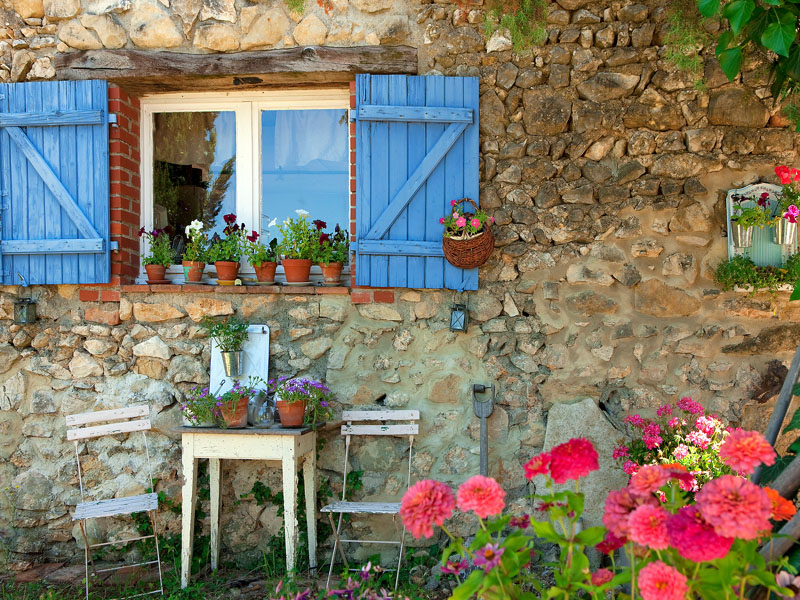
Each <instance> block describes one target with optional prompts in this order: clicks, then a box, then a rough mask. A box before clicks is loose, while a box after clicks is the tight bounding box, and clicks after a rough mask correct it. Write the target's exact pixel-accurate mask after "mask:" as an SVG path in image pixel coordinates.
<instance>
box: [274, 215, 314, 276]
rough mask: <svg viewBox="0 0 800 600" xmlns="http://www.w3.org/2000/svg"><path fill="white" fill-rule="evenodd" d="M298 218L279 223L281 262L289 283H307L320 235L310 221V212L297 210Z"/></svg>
mask: <svg viewBox="0 0 800 600" xmlns="http://www.w3.org/2000/svg"><path fill="white" fill-rule="evenodd" d="M295 212H296V213H297V218H294V217H292V218H290V219H286V220H285V221H284V222H283V223H281V224H280V225H278V229H279V231H280V232H281V241H280V244H279V245H278V247H279V249H280V253H281V264H282V265H283V271H284V274H285V275H286V282H287V283H307V282H308V279H309V274H310V273H311V262H312V260H313V259H314V258H315V256H316V251H317V246H318V245H319V235H318V233H317V230H316V228H314V227H312V225H311V223H309V222H308V217H309V213H308V212H307V211H305V210H296V211H295Z"/></svg>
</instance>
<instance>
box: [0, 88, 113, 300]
mask: <svg viewBox="0 0 800 600" xmlns="http://www.w3.org/2000/svg"><path fill="white" fill-rule="evenodd" d="M109 197H110V190H109V166H108V84H107V82H105V81H46V82H34V83H9V84H3V85H0V278H1V280H2V283H4V284H7V285H13V284H18V283H20V278H19V276H21V277H24V278H25V281H26V282H28V283H30V284H51V283H107V282H108V281H109V276H110V264H109Z"/></svg>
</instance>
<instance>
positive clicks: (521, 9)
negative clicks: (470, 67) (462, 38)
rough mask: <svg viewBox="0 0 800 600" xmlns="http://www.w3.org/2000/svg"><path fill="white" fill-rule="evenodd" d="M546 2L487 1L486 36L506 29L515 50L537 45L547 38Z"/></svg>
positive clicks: (526, 0)
mask: <svg viewBox="0 0 800 600" xmlns="http://www.w3.org/2000/svg"><path fill="white" fill-rule="evenodd" d="M546 17H547V4H546V3H545V2H544V1H543V0H490V1H489V2H488V3H487V11H486V20H485V21H484V26H485V28H486V37H490V36H491V35H492V34H493V33H494V32H495V31H497V30H498V29H508V31H509V32H510V33H511V42H512V44H513V46H514V51H515V52H522V51H524V50H527V49H528V48H530V47H531V46H539V45H541V44H542V43H544V41H545V40H546V39H547V29H546V25H547V21H546Z"/></svg>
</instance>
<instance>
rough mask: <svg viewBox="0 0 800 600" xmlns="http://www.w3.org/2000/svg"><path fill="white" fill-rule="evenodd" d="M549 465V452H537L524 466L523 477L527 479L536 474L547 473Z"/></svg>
mask: <svg viewBox="0 0 800 600" xmlns="http://www.w3.org/2000/svg"><path fill="white" fill-rule="evenodd" d="M549 466H550V454H549V453H548V452H542V453H541V454H537V455H536V456H534V457H533V458H532V459H530V460H529V461H528V462H527V463H525V466H524V467H523V468H524V469H525V477H526V478H527V479H533V478H534V477H536V476H537V475H547V473H548V471H549V468H548V467H549Z"/></svg>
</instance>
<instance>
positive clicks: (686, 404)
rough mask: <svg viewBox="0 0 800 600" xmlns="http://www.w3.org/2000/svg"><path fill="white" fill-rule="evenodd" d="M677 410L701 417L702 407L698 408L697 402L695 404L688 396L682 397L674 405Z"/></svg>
mask: <svg viewBox="0 0 800 600" xmlns="http://www.w3.org/2000/svg"><path fill="white" fill-rule="evenodd" d="M676 404H677V405H678V408H680V409H681V410H682V411H684V412H688V413H691V414H693V415H702V414H703V407H702V406H700V403H699V402H695V401H694V400H692V399H691V398H689V397H688V396H684V397H683V398H681V399H680V400H678V402H677V403H676Z"/></svg>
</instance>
